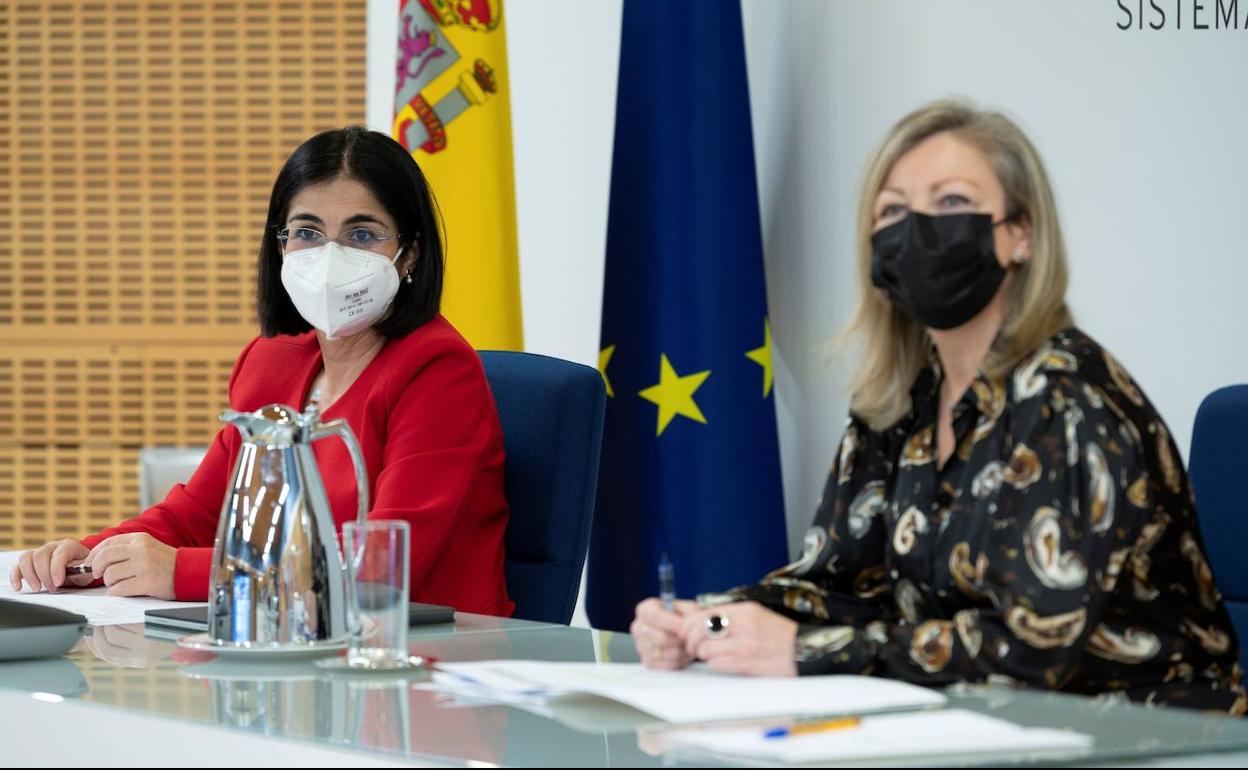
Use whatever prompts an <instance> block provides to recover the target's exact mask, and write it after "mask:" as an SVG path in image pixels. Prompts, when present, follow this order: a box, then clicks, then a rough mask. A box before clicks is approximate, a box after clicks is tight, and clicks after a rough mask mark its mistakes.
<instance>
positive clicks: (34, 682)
mask: <svg viewBox="0 0 1248 770" xmlns="http://www.w3.org/2000/svg"><path fill="white" fill-rule="evenodd" d="M145 631H146V632H148V633H145ZM91 633H92V635H91V636H90V637H87V638H84V639H83V640H82V641H81V642H80V643H79V644H78V646H77V647H75V649H74V650H73V651H72V652H71V653H70V654H69V655H67V656H65V657H61V658H50V659H44V660H36V661H24V662H9V663H0V691H9V693H10V694H14V693H19V694H20V693H24V694H27V696H28V697H35V698H37V699H44V700H48V699H53V700H60V699H64V700H65V701H72V702H77V703H80V704H83V705H84V706H89V707H90V708H98V709H107V710H109V711H110V712H112V713H123V714H126V713H129V714H133V715H135V716H136V717H137V716H138V715H160V716H162V717H164V718H171V719H174V720H179V721H181V722H185V723H194V724H199V725H211V726H217V727H222V728H226V729H228V730H233V731H243V732H245V733H248V734H251V735H256V736H270V737H274V738H280V739H285V740H294V741H297V742H301V743H307V744H313V745H318V746H323V747H336V748H339V749H346V750H349V751H352V752H358V756H359V759H360V760H361V761H367V760H368V759H369V758H374V759H376V760H383V759H384V760H390V761H394V760H399V761H403V762H413V763H419V764H432V765H459V766H463V765H478V764H484V765H520V766H525V765H527V766H544V767H608V766H631V767H636V766H642V767H657V766H662V767H669V766H682V765H686V764H689V765H705V764H708V763H711V764H731V763H732V762H731V760H727V759H723V758H713V757H707V756H696V755H689V754H681V753H678V752H673V751H669V750H667V749H666V747H665V740H664V739H665V735H666V732H667V730H668V729H670V728H668V727H667V726H665V725H664V724H662V723H656V721H655V720H654V718H652V717H649V716H647V715H646V714H643V713H641V712H639V711H636V710H634V709H631V708H629V707H626V706H623V705H620V704H616V703H612V702H609V701H605V700H602V699H597V698H588V697H587V698H583V699H580V698H578V699H564V700H562V701H557V702H555V703H553V704H551V705H549V706H547V707H545V708H542V709H535V710H533V711H530V710H526V709H523V708H519V707H514V706H505V705H493V704H472V703H463V702H456V701H455V700H453V699H452V698H450V697H449V696H447V695H444V694H441V693H437V692H433V691H429V690H424V689H414V688H413V687H412V685H413V684H416V683H418V682H422V681H426V677H427V675H426V674H425V673H424V672H421V671H417V672H412V673H410V674H406V675H403V676H399V677H395V676H394V675H385V676H377V675H367V674H343V673H336V672H334V673H331V672H326V671H324V670H322V669H320V668H318V667H317V666H315V665H314V664H313V663H311V662H309V661H306V660H304V661H271V662H270V661H255V662H251V661H244V662H236V661H229V660H225V659H221V658H213V657H212V656H210V655H202V654H198V653H189V652H186V651H183V650H180V649H178V648H177V647H176V645H175V644H174V642H173V641H172V639H171V638H167V637H166V638H162V637H159V636H155V635H148V634H154V633H155V632H154V631H151V630H148V629H145V628H144V626H142V625H135V626H105V627H98V628H95V629H92V632H91ZM411 649H412V652H413V654H417V655H423V656H426V657H432V658H435V659H440V660H445V661H459V660H485V659H500V658H514V659H533V660H551V661H595V660H597V661H604V662H605V661H615V662H635V661H636V660H637V656H636V653H635V652H634V650H633V645H632V641H631V639H630V638H629V637H628V636H627V635H624V634H612V633H608V632H596V631H589V630H587V629H582V628H569V627H565V626H554V625H548V624H543V623H533V622H529V621H523V620H513V619H501V618H491V617H486V616H480V615H469V614H463V613H460V614H458V615H457V616H456V622H455V624H454V625H453V626H451V625H442V626H427V627H423V628H413V629H412V634H411ZM947 694H948V696H949V707H951V708H955V707H956V708H966V709H970V710H974V711H980V712H984V713H988V714H992V715H994V716H997V717H1001V718H1004V719H1007V720H1010V721H1013V722H1015V723H1017V724H1021V725H1024V726H1037V727H1039V726H1043V727H1057V728H1066V729H1073V730H1076V731H1079V732H1082V733H1086V734H1089V735H1091V736H1093V738H1094V746H1093V748H1092V749H1091V751H1090V752H1086V751H1085V752H1083V753H1079V754H1071V755H1052V754H1049V755H1034V756H1018V755H1013V756H1009V757H1001V756H985V755H978V756H971V757H951V756H947V755H946V756H941V757H930V758H926V759H925V760H920V761H918V762H916V761H913V760H909V759H907V760H905V761H904V763H903V764H904V765H905V766H916V765H918V766H922V765H925V764H928V765H980V766H1000V765H1001V764H1035V763H1044V764H1063V763H1067V764H1079V765H1085V766H1086V765H1089V764H1101V763H1106V764H1108V763H1113V764H1133V763H1144V764H1148V765H1159V764H1167V763H1180V764H1191V763H1194V762H1199V763H1202V764H1223V765H1227V766H1244V765H1246V764H1248V720H1235V719H1229V718H1225V717H1216V716H1209V715H1204V714H1198V713H1194V712H1186V711H1180V710H1175V709H1147V708H1143V707H1139V706H1135V705H1132V704H1129V703H1125V702H1121V701H1118V700H1111V699H1091V698H1080V697H1075V696H1068V695H1061V694H1056V693H1045V692H1033V691H1024V690H1015V689H1010V688H1004V687H999V686H988V687H958V688H953V689H952V690H950V691H949V692H948V693H947ZM89 713H91V712H90V711H85V710H84V709H78V710H77V711H76V712H75V714H74V718H75V719H82V718H83V714H89ZM5 716H8V715H5ZM7 721H8V720H7V719H2V720H0V742H3V739H4V732H5V730H6V728H5V727H4V724H5V722H7ZM14 729H16V728H14ZM854 764H855V765H858V766H861V764H862V763H861V762H856V763H854Z"/></svg>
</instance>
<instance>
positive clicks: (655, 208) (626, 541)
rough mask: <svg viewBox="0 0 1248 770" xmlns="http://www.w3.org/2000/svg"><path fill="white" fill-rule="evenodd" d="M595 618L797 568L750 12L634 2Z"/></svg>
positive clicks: (613, 252)
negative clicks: (785, 475) (746, 19)
mask: <svg viewBox="0 0 1248 770" xmlns="http://www.w3.org/2000/svg"><path fill="white" fill-rule="evenodd" d="M615 116H616V117H615V153H614V157H613V160H612V168H611V209H610V217H609V220H608V225H607V264H606V281H605V288H604V297H603V318H602V351H601V353H600V354H599V369H601V370H602V373H603V377H604V378H605V379H606V382H607V394H608V396H609V398H608V399H607V416H606V428H605V432H604V435H603V453H602V464H601V472H600V478H599V482H598V507H597V511H596V514H595V520H594V530H593V534H592V538H591V543H590V548H591V551H590V557H589V586H588V597H587V603H586V608H587V610H588V612H589V618H590V621H591V622H592V623H593V625H594V626H595V627H597V628H607V629H617V630H622V629H626V628H627V627H628V624H629V622H630V621H631V620H632V615H633V606H634V605H635V604H636V603H637V602H638V601H639V600H641V599H642V598H644V597H646V596H654V595H657V593H658V588H659V587H658V576H657V572H656V570H657V564H658V561H659V559H660V557H661V555H662V554H663V553H664V552H666V553H667V554H668V556H669V558H670V559H671V561H672V563H673V565H674V566H675V576H676V590H677V593H678V594H679V595H680V596H682V597H692V596H693V595H695V594H696V593H699V592H702V591H710V590H718V589H724V588H728V587H731V586H734V585H738V584H740V583H745V582H751V581H755V580H757V579H758V578H760V577H761V576H762V575H763V574H764V573H766V572H767V571H769V570H771V569H774V568H776V567H778V566H780V565H782V564H783V563H784V562H785V561H786V556H787V549H786V545H785V542H786V538H785V519H784V501H783V496H782V491H781V484H780V459H779V447H778V442H777V438H776V415H775V404H774V400H773V398H772V344H771V330H770V327H769V325H768V323H767V292H766V286H765V284H764V279H763V246H762V234H761V232H760V228H759V216H758V193H757V188H756V182H755V175H754V144H753V136H752V133H751V129H750V99H749V89H748V86H747V82H746V73H745V45H744V37H743V34H742V29H741V8H740V6H739V4H738V3H736V2H722V0H685V2H667V1H666V0H625V2H624V20H623V32H622V36H621V45H620V75H619V95H618V101H617V104H616V113H615Z"/></svg>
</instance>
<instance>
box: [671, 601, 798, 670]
mask: <svg viewBox="0 0 1248 770" xmlns="http://www.w3.org/2000/svg"><path fill="white" fill-rule="evenodd" d="M680 636H681V637H682V638H683V639H684V640H685V651H686V652H687V653H688V654H689V655H690V656H692V657H694V658H698V659H700V660H704V661H706V663H707V665H708V666H710V668H711V669H712V670H714V671H722V672H725V673H733V674H750V675H753V676H795V675H796V674H797V663H796V662H795V660H794V657H795V655H794V647H795V644H796V641H797V623H796V622H794V621H792V620H789V619H788V618H786V617H784V616H783V615H780V614H779V613H776V612H772V611H771V610H769V609H767V608H766V607H764V606H762V605H761V604H759V603H757V602H741V603H739V604H724V605H720V606H718V607H711V608H707V609H700V610H697V611H696V612H692V613H689V614H688V615H687V616H686V617H685V620H684V625H683V627H682V628H681V630H680Z"/></svg>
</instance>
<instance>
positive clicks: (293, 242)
mask: <svg viewBox="0 0 1248 770" xmlns="http://www.w3.org/2000/svg"><path fill="white" fill-rule="evenodd" d="M398 237H399V235H398V233H395V234H394V235H386V233H385V231H383V230H378V229H374V228H371V227H353V228H351V229H350V230H347V231H346V232H345V233H343V234H342V235H339V236H338V237H337V238H330V237H329V236H328V235H326V234H325V233H323V232H321V231H320V230H317V229H316V228H314V227H284V228H282V229H281V230H278V231H277V240H278V242H280V243H281V244H282V251H301V250H303V249H315V248H316V247H318V246H324V245H325V244H326V243H329V242H330V241H331V240H332V241H333V242H335V243H337V244H338V245H339V246H346V247H348V248H352V249H364V250H366V251H376V252H383V251H385V249H386V244H387V243H389V242H390V241H393V240H395V239H396V238H398Z"/></svg>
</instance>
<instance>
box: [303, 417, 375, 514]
mask: <svg viewBox="0 0 1248 770" xmlns="http://www.w3.org/2000/svg"><path fill="white" fill-rule="evenodd" d="M330 436H338V437H339V438H341V439H342V443H344V444H346V445H347V454H349V455H351V464H352V465H354V466H355V483H356V485H357V486H358V490H359V491H358V492H357V493H356V498H355V499H356V503H357V508H358V511H357V513H356V520H357V521H358V522H359V524H360V526H361V527H363V526H364V524H365V522H367V521H368V502H369V501H368V472H367V470H366V469H365V466H364V452H363V451H362V450H361V449H360V442H358V441H356V440H355V434H354V433H353V432H352V431H351V426H350V425H348V424H347V421H346V420H343V419H337V420H330V421H329V422H326V423H321V425H320V426H318V427H317V428H316V430H314V431H312V440H313V441H316V440H317V439H321V438H328V437H330Z"/></svg>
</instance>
